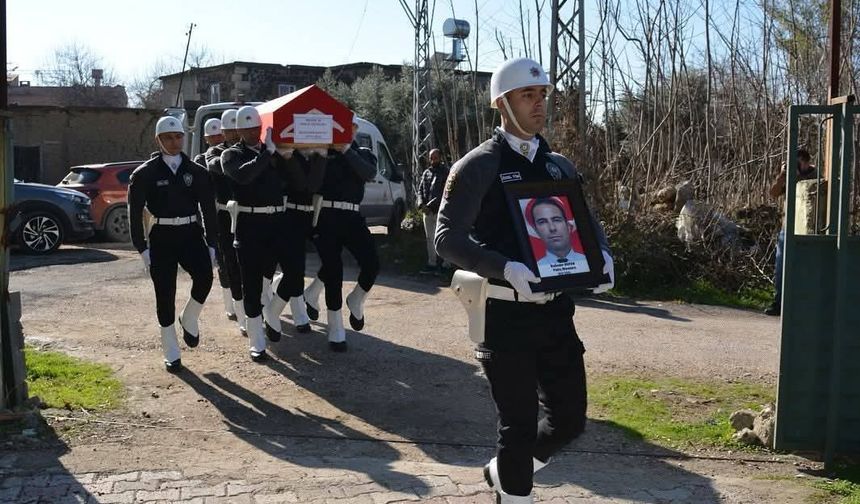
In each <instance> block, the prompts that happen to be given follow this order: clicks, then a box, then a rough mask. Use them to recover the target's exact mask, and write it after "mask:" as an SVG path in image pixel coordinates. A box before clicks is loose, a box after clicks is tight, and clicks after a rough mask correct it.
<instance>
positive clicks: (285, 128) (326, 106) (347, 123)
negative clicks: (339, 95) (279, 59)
mask: <svg viewBox="0 0 860 504" xmlns="http://www.w3.org/2000/svg"><path fill="white" fill-rule="evenodd" d="M257 111H258V112H260V119H261V120H262V123H263V124H262V126H263V128H262V134H263V135H265V132H266V128H268V127H271V128H272V140H274V142H275V144H277V145H278V147H279V148H310V147H327V146H330V145H334V144H348V143H350V142H352V115H353V114H352V111H351V110H350V109H349V107H347V106H346V105H344V104H343V103H341V102H339V101H337V100H336V99H334V98H333V97H332V96H331V95H330V94H328V93H326V92H325V91H323V90H322V89H320V88H319V87H317V86H316V85H310V86H308V87H306V88H302V89H299V90H298V91H295V92H292V93H290V94H288V95H284V96H281V97H280V98H277V99H274V100H271V101H267V102H266V103H263V104H260V105H257Z"/></svg>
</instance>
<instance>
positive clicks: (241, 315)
mask: <svg viewBox="0 0 860 504" xmlns="http://www.w3.org/2000/svg"><path fill="white" fill-rule="evenodd" d="M233 309H234V310H236V323H237V324H239V332H241V333H242V336H244V337H246V338H247V337H248V317H246V316H245V302H244V301H243V300H241V299H234V300H233Z"/></svg>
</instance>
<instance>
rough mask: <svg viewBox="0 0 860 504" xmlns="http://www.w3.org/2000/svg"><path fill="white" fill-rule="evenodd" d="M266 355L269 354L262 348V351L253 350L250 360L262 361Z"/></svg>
mask: <svg viewBox="0 0 860 504" xmlns="http://www.w3.org/2000/svg"><path fill="white" fill-rule="evenodd" d="M268 357H269V356H268V355H267V354H266V351H265V350H263V351H262V352H255V351H253V350H252V351H251V360H252V361H254V362H263V361H264V360H266V359H267V358H268Z"/></svg>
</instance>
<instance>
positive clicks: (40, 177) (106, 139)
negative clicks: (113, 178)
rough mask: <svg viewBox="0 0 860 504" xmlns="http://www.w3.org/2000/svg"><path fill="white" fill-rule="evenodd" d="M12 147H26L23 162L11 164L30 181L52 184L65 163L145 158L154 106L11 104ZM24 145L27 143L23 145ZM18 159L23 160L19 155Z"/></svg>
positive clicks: (65, 168) (151, 138)
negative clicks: (16, 105) (107, 106)
mask: <svg viewBox="0 0 860 504" xmlns="http://www.w3.org/2000/svg"><path fill="white" fill-rule="evenodd" d="M10 110H11V112H12V145H13V151H14V150H15V148H16V147H17V148H19V150H20V151H24V150H27V151H29V153H36V154H37V155H36V156H30V155H28V156H18V155H16V156H14V157H15V158H18V159H19V160H20V159H23V158H25V157H26V158H27V163H28V166H15V169H16V174H28V175H29V176H28V177H26V178H27V179H29V180H28V181H31V182H42V183H45V184H51V185H53V184H56V183H57V182H59V181H60V180H62V178H63V177H64V176H65V175H66V174H67V173H68V171H69V167H71V166H76V165H80V164H90V163H108V162H115V161H133V160H144V159H147V158H149V155H150V153H152V152H153V151H155V150H157V147H156V146H155V141H154V135H155V123H156V121H157V120H158V118H159V117H160V116H161V112H160V111H158V110H146V109H129V108H99V107H91V108H90V107H87V108H85V107H79V108H78V107H68V108H66V107H40V106H31V107H25V106H18V107H15V106H13V107H10ZM28 148H29V149H28ZM21 162H22V163H23V161H21Z"/></svg>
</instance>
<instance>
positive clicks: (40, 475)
mask: <svg viewBox="0 0 860 504" xmlns="http://www.w3.org/2000/svg"><path fill="white" fill-rule="evenodd" d="M68 451H69V447H68V445H66V443H65V442H64V441H63V440H61V439H60V437H59V435H58V434H57V432H56V431H55V430H54V429H53V428H52V427H51V426H50V425H48V424H47V423H46V422H45V421H44V419H43V418H42V417H41V415H39V414H38V413H27V414H25V415H24V416H23V417H22V418H20V419H14V420H6V421H0V502H16V503H31V502H32V503H43V502H44V503H48V502H51V503H55V502H93V503H98V502H99V501H98V500H97V498H96V497H95V496H94V495H93V494H91V493H90V492H89V491H88V490H87V489H86V488H84V486H83V485H82V484H81V482H79V481H78V480H77V478H75V476H74V475H72V474H70V473H69V472H68V471H67V470H66V468H65V467H63V465H62V464H61V463H60V457H61V456H62V455H64V454H66V453H68Z"/></svg>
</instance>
